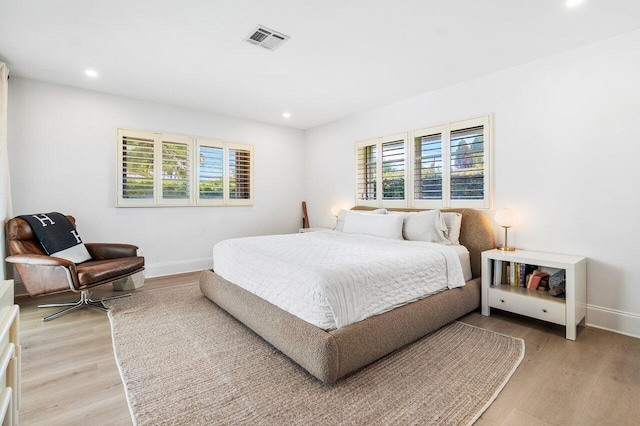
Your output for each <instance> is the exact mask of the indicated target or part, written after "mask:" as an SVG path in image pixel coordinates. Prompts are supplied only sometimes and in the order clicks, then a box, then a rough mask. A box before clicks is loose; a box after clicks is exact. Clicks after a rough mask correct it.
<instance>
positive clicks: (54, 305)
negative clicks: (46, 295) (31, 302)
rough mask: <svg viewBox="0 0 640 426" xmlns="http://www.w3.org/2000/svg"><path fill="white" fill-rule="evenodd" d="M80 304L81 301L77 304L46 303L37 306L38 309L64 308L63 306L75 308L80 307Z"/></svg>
mask: <svg viewBox="0 0 640 426" xmlns="http://www.w3.org/2000/svg"><path fill="white" fill-rule="evenodd" d="M81 303H82V302H81V301H79V300H78V301H77V302H69V303H48V304H46V305H38V308H64V307H65V306H77V305H80V304H81Z"/></svg>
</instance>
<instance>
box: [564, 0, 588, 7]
mask: <svg viewBox="0 0 640 426" xmlns="http://www.w3.org/2000/svg"><path fill="white" fill-rule="evenodd" d="M581 3H584V0H567V7H575V6H577V5H579V4H581Z"/></svg>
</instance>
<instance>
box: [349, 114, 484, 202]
mask: <svg viewBox="0 0 640 426" xmlns="http://www.w3.org/2000/svg"><path fill="white" fill-rule="evenodd" d="M479 126H482V128H483V151H484V152H483V159H484V172H483V190H484V197H483V199H481V200H454V199H452V197H451V172H452V167H451V133H452V132H455V131H457V130H463V129H468V128H473V127H479ZM435 134H440V135H441V140H442V197H441V198H440V199H429V200H426V199H425V200H421V199H416V194H415V186H416V175H415V173H416V168H417V167H416V158H417V157H416V147H415V140H416V138H419V137H422V136H428V135H435ZM399 136H403V137H404V141H405V151H404V155H405V189H404V191H405V197H404V200H383V199H382V144H383V143H385V142H389V141H393V140H394V138H398V137H399ZM395 140H397V139H395ZM372 145H375V146H376V147H377V148H376V150H377V153H378V155H377V164H376V168H377V171H376V180H375V182H376V185H377V186H376V199H375V200H361V199H359V194H358V188H359V183H360V181H359V178H360V177H359V169H358V167H359V163H358V161H359V158H358V150H359V149H360V148H362V147H365V146H372ZM355 173H356V181H355V186H356V188H355V204H356V205H358V206H370V207H412V208H421V209H438V208H474V209H490V208H491V206H492V203H493V114H487V115H482V116H478V117H474V118H469V119H464V120H456V121H452V122H449V123H442V124H438V125H434V126H428V127H423V128H420V129H416V130H413V131H411V132H407V133H397V134H395V135H390V136H385V137H382V138H373V139H367V140H363V141H359V142H356V143H355Z"/></svg>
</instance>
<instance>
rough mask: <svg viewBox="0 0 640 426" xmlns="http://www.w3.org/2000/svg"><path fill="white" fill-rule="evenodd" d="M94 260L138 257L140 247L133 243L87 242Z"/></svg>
mask: <svg viewBox="0 0 640 426" xmlns="http://www.w3.org/2000/svg"><path fill="white" fill-rule="evenodd" d="M85 246H86V247H87V250H88V251H89V254H90V255H91V258H92V259H93V260H107V259H118V258H121V257H136V256H137V251H138V247H137V246H134V245H131V244H111V243H85Z"/></svg>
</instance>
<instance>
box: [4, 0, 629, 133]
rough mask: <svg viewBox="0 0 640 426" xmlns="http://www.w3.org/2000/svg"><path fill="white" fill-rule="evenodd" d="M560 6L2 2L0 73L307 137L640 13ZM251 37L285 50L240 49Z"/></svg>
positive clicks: (612, 1) (606, 33) (527, 0)
mask: <svg viewBox="0 0 640 426" xmlns="http://www.w3.org/2000/svg"><path fill="white" fill-rule="evenodd" d="M565 3H566V0H482V1H481V0H317V1H310V0H181V1H178V0H65V1H52V0H0V60H2V61H4V62H6V63H7V65H8V66H9V68H10V69H11V74H12V75H15V76H20V77H27V78H33V79H38V80H45V81H50V82H54V83H60V84H65V85H69V86H76V87H82V88H87V89H91V90H97V91H100V92H106V93H114V94H117V95H123V96H128V97H131V98H137V99H144V100H149V101H155V102H161V103H165V104H170V105H176V106H181V107H186V108H191V109H195V110H201V111H208V112H214V113H220V114H224V115H228V116H233V117H240V118H247V119H252V120H258V121H263V122H268V123H274V124H279V125H284V126H290V127H295V128H300V129H308V128H312V127H315V126H318V125H321V124H324V123H328V122H331V121H334V120H337V119H340V118H343V117H347V116H350V115H353V114H357V113H359V112H363V111H366V110H369V109H372V108H375V107H378V106H382V105H386V104H389V103H392V102H395V101H399V100H402V99H406V98H409V97H412V96H416V95H419V94H422V93H426V92H429V91H432V90H436V89H438V88H441V87H445V86H449V85H452V84H456V83H459V82H462V81H465V80H469V79H472V78H476V77H478V76H481V75H486V74H490V73H493V72H496V71H499V70H502V69H505V68H509V67H513V66H515V65H519V64H522V63H525V62H529V61H532V60H535V59H538V58H542V57H545V56H549V55H553V54H556V53H558V52H562V51H565V50H568V49H573V48H576V47H578V46H581V45H585V44H588V43H591V42H594V41H597V40H600V39H604V38H608V37H612V36H615V35H618V34H622V33H624V32H628V31H631V30H634V29H637V28H640V1H639V0H585V2H584V3H583V4H582V5H580V6H578V7H576V8H573V9H568V8H567V7H566V6H565ZM258 24H261V25H264V26H267V27H269V28H271V29H273V30H276V31H279V32H281V33H284V34H286V35H288V36H290V37H291V39H290V40H289V41H287V42H286V43H285V44H283V45H282V46H281V47H280V48H278V49H277V50H275V51H268V50H265V49H262V48H259V47H256V46H253V45H250V44H248V43H245V42H243V40H244V38H245V37H247V36H248V35H249V34H250V33H251V32H252V31H253V30H254V29H255V27H256V26H257V25H258ZM87 68H93V69H95V70H97V72H98V73H99V77H98V78H96V79H89V78H88V77H86V76H85V75H84V71H85V69H87ZM284 111H289V112H290V113H291V118H290V119H285V118H283V117H282V113H283V112H284Z"/></svg>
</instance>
